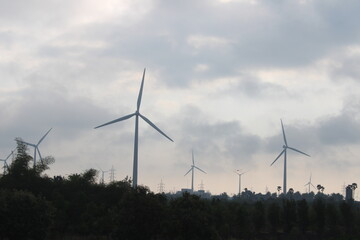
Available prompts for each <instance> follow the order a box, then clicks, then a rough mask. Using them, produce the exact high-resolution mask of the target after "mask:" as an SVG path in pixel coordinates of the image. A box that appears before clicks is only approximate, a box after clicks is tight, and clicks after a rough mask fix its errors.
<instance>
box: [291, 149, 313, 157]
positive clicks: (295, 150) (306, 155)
mask: <svg viewBox="0 0 360 240" xmlns="http://www.w3.org/2000/svg"><path fill="white" fill-rule="evenodd" d="M287 148H289V149H291V150H293V151H295V152H298V153H301V154H304V155H306V156H308V157H310V155H309V154H306V153H304V152H302V151H300V150H297V149H296V148H292V147H287Z"/></svg>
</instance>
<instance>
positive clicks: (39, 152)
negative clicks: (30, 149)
mask: <svg viewBox="0 0 360 240" xmlns="http://www.w3.org/2000/svg"><path fill="white" fill-rule="evenodd" d="M36 150H37V152H38V154H39V157H40V161H41V163H43V159H42V156H41V153H40V150H39V148H38V147H36Z"/></svg>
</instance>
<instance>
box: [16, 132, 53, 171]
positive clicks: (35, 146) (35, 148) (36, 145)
mask: <svg viewBox="0 0 360 240" xmlns="http://www.w3.org/2000/svg"><path fill="white" fill-rule="evenodd" d="M51 129H52V128H50V129H49V130H48V131H47V132H46V133H45V135H44V136H43V137H42V138H41V139H40V140H39V142H38V143H37V144H34V143H28V142H25V141H22V140H21V141H20V142H22V143H25V144H26V145H28V146H31V147H33V148H34V168H35V166H36V152H37V153H38V154H39V157H40V161H41V163H43V161H42V157H41V153H40V150H39V145H40V143H41V142H42V141H43V140H44V138H45V137H46V136H47V135H48V134H49V132H50V131H51Z"/></svg>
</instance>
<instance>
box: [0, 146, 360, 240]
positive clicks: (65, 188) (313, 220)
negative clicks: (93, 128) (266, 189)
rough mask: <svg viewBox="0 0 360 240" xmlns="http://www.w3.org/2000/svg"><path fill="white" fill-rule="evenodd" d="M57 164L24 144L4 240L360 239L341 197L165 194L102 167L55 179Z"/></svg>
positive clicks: (2, 211) (7, 199)
mask: <svg viewBox="0 0 360 240" xmlns="http://www.w3.org/2000/svg"><path fill="white" fill-rule="evenodd" d="M52 162H54V159H53V158H52V157H47V158H44V159H43V163H39V164H37V165H36V166H35V168H34V167H33V165H32V164H31V163H32V157H31V156H29V155H28V154H27V147H26V145H24V144H22V143H21V142H20V141H18V147H17V154H16V157H15V159H14V161H13V162H12V164H11V165H10V166H9V171H8V173H6V174H5V175H4V176H2V177H1V178H0V239H71V238H77V239H150V240H151V239H153V240H163V239H175V240H176V239H178V240H181V239H195V240H196V239H232V240H239V239H259V240H260V239H289V240H291V239H320V238H322V239H334V240H335V239H360V229H359V226H360V205H359V203H358V202H354V201H344V200H342V196H341V195H339V194H332V195H330V196H328V195H326V194H324V193H322V192H319V193H318V194H316V195H314V193H309V194H303V195H301V194H300V193H299V192H293V193H291V194H285V195H284V194H281V195H280V196H277V194H276V193H273V194H267V195H261V194H256V193H254V192H251V191H248V190H245V191H244V192H243V194H242V195H241V196H236V197H234V198H229V196H228V195H227V194H226V193H223V194H221V195H219V196H217V197H214V198H212V199H203V198H201V197H199V196H195V195H192V194H189V193H185V194H183V195H182V196H178V197H175V196H172V195H169V196H166V195H164V194H154V193H153V192H151V191H150V190H149V189H148V188H147V187H144V186H138V187H137V188H136V189H133V188H132V187H131V180H130V179H128V178H125V179H124V180H123V181H116V182H112V183H109V184H97V183H96V177H97V174H98V172H97V171H96V170H95V169H88V170H86V171H84V172H83V173H80V174H77V173H75V174H71V175H69V176H68V177H66V178H65V177H62V176H56V177H54V178H49V177H47V176H46V175H45V174H44V171H45V170H46V169H47V168H48V167H49V165H50V164H51V163H52ZM355 187H356V186H355V185H354V188H355Z"/></svg>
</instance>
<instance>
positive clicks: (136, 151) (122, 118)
mask: <svg viewBox="0 0 360 240" xmlns="http://www.w3.org/2000/svg"><path fill="white" fill-rule="evenodd" d="M145 70H146V69H144V73H143V77H142V81H141V87H140V91H139V96H138V99H137V108H136V111H135V112H134V113H132V114H129V115H126V116H123V117H121V118H118V119H115V120H113V121H110V122H107V123H104V124H102V125H100V126H97V127H95V128H100V127H103V126H106V125H109V124H113V123H116V122H120V121H123V120H126V119H129V118H131V117H133V116H135V138H134V165H133V183H132V186H133V188H136V186H137V180H138V176H137V175H138V142H139V141H138V140H139V116H140V117H141V118H142V119H143V120H144V121H145V122H147V123H148V124H149V125H150V126H152V127H153V128H155V130H157V131H158V132H159V133H161V134H162V135H163V136H165V137H166V138H167V139H169V140H170V141H172V142H173V140H172V139H171V138H169V137H168V136H167V135H166V134H165V133H164V132H162V131H161V130H160V129H159V128H158V127H157V126H155V124H153V123H152V122H151V121H150V120H149V119H147V118H146V117H145V116H144V115H142V114H141V113H140V105H141V97H142V92H143V87H144V78H145Z"/></svg>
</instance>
